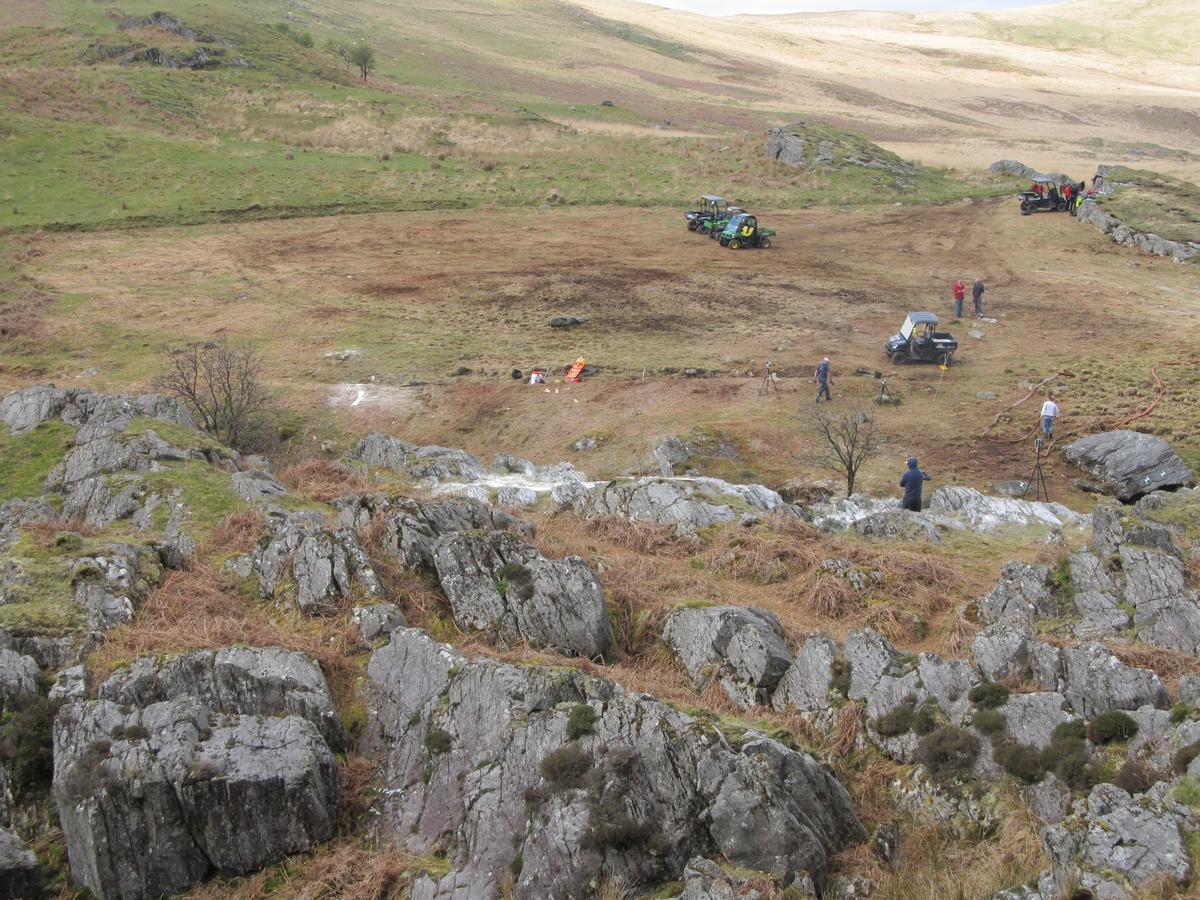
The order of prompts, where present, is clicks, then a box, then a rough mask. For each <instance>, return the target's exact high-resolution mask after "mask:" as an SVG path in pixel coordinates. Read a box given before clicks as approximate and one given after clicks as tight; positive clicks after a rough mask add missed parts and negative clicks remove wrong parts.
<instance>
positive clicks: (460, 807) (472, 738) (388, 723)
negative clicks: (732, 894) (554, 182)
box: [364, 629, 865, 900]
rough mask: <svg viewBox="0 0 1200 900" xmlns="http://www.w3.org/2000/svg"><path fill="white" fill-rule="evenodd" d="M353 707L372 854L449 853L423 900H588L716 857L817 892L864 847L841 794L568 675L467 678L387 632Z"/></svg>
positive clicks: (430, 650)
mask: <svg viewBox="0 0 1200 900" xmlns="http://www.w3.org/2000/svg"><path fill="white" fill-rule="evenodd" d="M364 693H365V696H366V698H367V702H368V708H369V722H368V726H367V730H366V734H365V736H364V746H365V748H366V750H367V752H369V753H372V754H374V755H376V756H377V757H378V758H379V759H380V761H381V763H382V765H383V790H382V792H381V793H380V795H379V797H380V799H379V801H378V803H377V806H376V812H377V814H378V815H377V817H376V818H375V822H376V823H377V824H376V830H377V832H378V835H379V837H380V838H381V839H383V840H384V841H387V842H389V843H393V844H396V845H399V846H401V847H403V848H404V849H406V850H407V851H409V852H413V853H428V852H430V851H432V850H433V849H434V848H448V859H447V861H448V863H449V866H450V872H449V873H448V874H447V875H445V876H444V877H443V878H442V879H441V880H440V882H439V883H438V884H437V885H430V886H429V891H428V892H427V893H426V895H427V896H433V895H435V894H436V896H447V897H449V896H454V897H458V898H464V900H468V898H492V897H496V896H497V895H498V892H499V888H498V884H499V881H500V879H501V876H502V875H504V874H505V873H512V874H513V878H514V884H513V893H512V895H513V896H514V897H517V898H535V897H537V898H541V897H568V896H585V895H587V894H588V893H589V890H590V888H589V887H588V885H589V884H591V883H592V881H593V879H596V878H597V877H598V876H599V875H600V874H601V873H602V872H603V873H604V874H605V875H608V876H610V877H613V878H619V879H621V880H623V881H625V882H626V883H628V884H630V885H633V886H635V887H638V886H647V887H648V886H650V885H653V884H656V883H658V882H661V881H663V880H667V879H670V878H677V877H679V875H680V874H681V873H682V871H683V869H684V867H685V866H686V865H687V863H688V861H689V860H692V859H694V858H695V857H697V856H699V857H705V858H712V857H715V856H718V855H720V856H724V857H725V858H726V859H728V860H729V861H730V862H732V863H734V864H736V865H740V866H745V867H747V868H751V869H756V870H760V871H763V872H766V873H769V874H771V875H772V876H774V877H775V878H776V879H777V881H778V883H780V884H781V885H789V884H797V883H803V882H804V879H805V877H806V876H807V877H811V879H812V880H813V881H814V882H815V883H816V884H817V885H818V886H820V885H822V884H823V883H824V881H825V876H826V872H827V869H828V864H829V858H830V855H831V854H832V853H834V852H836V851H837V850H839V849H840V848H842V847H844V846H846V845H847V844H848V843H851V842H855V841H859V840H862V839H864V837H865V833H864V832H863V829H862V826H861V825H860V824H859V823H858V820H857V819H856V818H855V816H854V813H853V810H852V809H851V806H850V800H849V795H848V794H847V792H846V790H845V788H843V787H842V786H841V785H840V784H839V783H838V782H837V781H836V779H834V778H833V776H832V775H831V774H830V773H829V772H828V771H827V770H826V769H825V768H823V767H822V766H820V765H819V764H818V763H817V762H816V761H815V760H813V759H812V758H811V757H810V756H808V755H807V754H804V753H800V752H797V751H794V750H790V749H788V748H786V747H784V746H783V745H781V744H779V743H777V742H775V741H773V740H770V739H767V738H765V737H762V736H759V735H756V734H754V733H753V732H748V733H747V734H746V735H745V736H744V738H742V739H741V741H740V746H738V747H735V746H732V745H731V744H730V743H729V742H728V740H727V739H726V738H725V736H724V735H722V733H721V732H720V731H719V730H718V729H716V728H715V727H713V726H712V725H711V724H709V723H707V722H705V721H703V720H698V719H694V718H692V717H690V716H688V715H685V714H684V713H681V712H679V711H678V710H675V709H673V708H671V707H669V706H666V705H664V704H662V703H659V702H657V701H655V700H653V699H651V698H649V697H647V696H645V695H635V694H627V693H625V692H624V691H622V690H621V689H620V688H618V687H617V686H616V685H614V684H612V683H611V682H607V681H603V680H598V679H592V678H587V677H585V676H584V675H583V674H582V673H580V672H577V671H575V670H563V669H553V668H544V667H537V666H524V667H520V666H513V665H509V664H504V663H500V662H497V661H495V660H482V659H481V660H471V659H468V658H467V657H465V656H463V655H462V654H460V653H458V652H457V651H455V650H454V649H453V648H451V647H449V646H446V645H442V644H437V643H435V642H434V641H433V640H432V639H430V638H429V636H428V635H426V634H425V633H424V632H420V631H415V630H406V629H400V630H398V631H395V632H393V633H392V638H391V642H390V643H389V644H388V646H386V647H383V648H381V649H379V650H377V651H376V652H375V653H374V655H373V656H372V658H371V662H370V665H369V666H368V670H367V682H366V684H365V686H364ZM585 707H586V710H585V709H584V708H585ZM585 712H586V715H585V714H584V713H585ZM648 850H649V851H651V852H647V851H648ZM518 857H519V858H520V860H521V864H520V865H519V866H518V865H515V864H514V863H513V860H514V859H515V858H518Z"/></svg>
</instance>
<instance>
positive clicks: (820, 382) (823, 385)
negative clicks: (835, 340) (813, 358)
mask: <svg viewBox="0 0 1200 900" xmlns="http://www.w3.org/2000/svg"><path fill="white" fill-rule="evenodd" d="M813 381H815V382H817V402H818V403H820V402H821V396H822V395H824V397H825V399H826V400H832V399H833V397H832V396H831V395H830V393H829V357H828V356H826V357H825V358H824V359H822V360H821V362H820V364H819V365H818V366H817V370H816V371H815V372H813Z"/></svg>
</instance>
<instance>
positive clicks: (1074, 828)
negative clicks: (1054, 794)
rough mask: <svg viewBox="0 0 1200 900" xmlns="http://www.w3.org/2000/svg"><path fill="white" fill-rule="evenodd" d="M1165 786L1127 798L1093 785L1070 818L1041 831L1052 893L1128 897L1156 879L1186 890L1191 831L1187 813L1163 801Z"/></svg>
mask: <svg viewBox="0 0 1200 900" xmlns="http://www.w3.org/2000/svg"><path fill="white" fill-rule="evenodd" d="M1166 788H1168V785H1166V784H1159V785H1156V786H1155V787H1154V788H1151V789H1150V791H1147V792H1146V793H1145V794H1139V795H1138V796H1136V797H1131V796H1130V795H1129V794H1127V793H1125V791H1123V790H1121V789H1120V788H1119V787H1117V786H1116V785H1112V784H1098V785H1096V786H1095V787H1094V788H1092V792H1091V793H1090V794H1089V795H1088V797H1087V799H1086V800H1080V801H1078V802H1077V803H1076V804H1075V808H1074V812H1073V814H1072V815H1071V816H1070V817H1068V818H1066V819H1064V820H1063V821H1062V822H1060V823H1059V824H1058V825H1052V826H1050V827H1049V828H1046V829H1045V830H1043V831H1042V843H1043V844H1044V845H1045V847H1046V852H1047V853H1048V854H1049V856H1050V862H1051V867H1052V868H1051V873H1052V883H1053V888H1054V890H1055V891H1056V892H1057V893H1064V892H1067V891H1069V890H1075V891H1078V890H1080V889H1082V890H1086V891H1088V892H1090V895H1091V896H1095V897H1111V898H1122V897H1132V896H1133V895H1134V893H1135V891H1136V890H1137V888H1139V887H1141V886H1143V885H1145V884H1146V883H1147V882H1149V881H1151V880H1153V879H1157V878H1164V877H1165V878H1167V879H1169V880H1171V881H1173V882H1175V883H1177V884H1180V885H1182V884H1187V883H1188V881H1189V880H1190V878H1191V875H1192V865H1191V860H1190V858H1189V854H1188V846H1187V841H1186V834H1187V832H1188V831H1191V830H1194V829H1195V827H1196V824H1197V823H1196V821H1195V818H1194V817H1193V816H1192V814H1191V813H1190V811H1189V810H1188V809H1187V807H1184V806H1181V805H1180V804H1175V803H1172V802H1171V801H1170V800H1168V799H1166V797H1165V790H1164V789H1166Z"/></svg>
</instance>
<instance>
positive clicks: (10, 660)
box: [0, 648, 42, 712]
mask: <svg viewBox="0 0 1200 900" xmlns="http://www.w3.org/2000/svg"><path fill="white" fill-rule="evenodd" d="M41 675H42V670H41V669H40V668H39V667H38V664H37V662H36V661H35V660H34V659H33V658H32V657H30V656H24V655H22V654H20V653H17V652H15V651H13V650H5V649H2V648H0V712H4V710H6V709H9V708H11V707H12V704H13V703H14V702H16V701H17V700H18V699H20V698H21V697H25V696H28V695H30V694H36V693H38V681H39V679H40V678H41Z"/></svg>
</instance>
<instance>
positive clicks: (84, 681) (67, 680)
mask: <svg viewBox="0 0 1200 900" xmlns="http://www.w3.org/2000/svg"><path fill="white" fill-rule="evenodd" d="M87 689H88V670H87V667H86V666H71V667H69V668H66V669H63V670H62V671H61V672H59V673H58V677H57V678H55V679H54V684H52V685H51V686H50V693H49V694H48V696H49V698H50V699H51V700H84V699H86V698H87Z"/></svg>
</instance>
